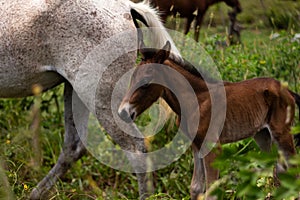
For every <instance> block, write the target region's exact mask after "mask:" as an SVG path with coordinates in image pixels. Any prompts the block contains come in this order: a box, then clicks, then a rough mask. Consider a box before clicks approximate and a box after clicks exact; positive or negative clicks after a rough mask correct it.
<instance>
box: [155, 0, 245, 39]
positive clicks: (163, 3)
mask: <svg viewBox="0 0 300 200" xmlns="http://www.w3.org/2000/svg"><path fill="white" fill-rule="evenodd" d="M219 2H225V3H226V4H227V5H228V6H230V7H232V8H233V11H232V12H229V13H228V15H229V18H230V26H229V38H231V37H232V35H233V34H236V35H237V36H238V39H239V36H240V30H239V29H237V28H236V27H237V25H236V15H237V14H238V13H240V12H241V11H242V7H241V4H240V2H239V0H151V3H152V4H153V6H155V7H157V8H158V10H159V11H160V12H161V13H160V14H161V18H162V20H163V21H164V22H166V19H167V17H168V16H171V15H173V16H176V14H177V13H179V14H180V17H182V18H187V23H186V27H185V31H184V33H185V34H187V33H188V32H189V30H190V27H191V24H192V22H193V20H194V19H196V24H195V34H194V38H195V40H196V41H197V42H198V41H199V32H200V26H201V24H202V22H203V18H204V15H205V13H206V11H207V9H208V8H209V7H210V6H211V5H213V4H216V3H219ZM195 11H197V15H195V14H194V13H195ZM231 34H232V35H231Z"/></svg>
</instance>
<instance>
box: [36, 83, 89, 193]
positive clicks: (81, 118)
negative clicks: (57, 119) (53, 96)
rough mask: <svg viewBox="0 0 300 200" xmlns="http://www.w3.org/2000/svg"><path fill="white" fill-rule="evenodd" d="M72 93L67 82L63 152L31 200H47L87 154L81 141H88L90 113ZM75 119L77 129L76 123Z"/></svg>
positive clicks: (39, 184)
mask: <svg viewBox="0 0 300 200" xmlns="http://www.w3.org/2000/svg"><path fill="white" fill-rule="evenodd" d="M72 93H73V88H72V86H71V85H70V84H69V83H67V82H66V83H65V91H64V103H65V116H64V117H65V138H64V145H63V150H62V152H61V153H60V155H59V157H58V160H57V162H56V164H55V165H54V167H53V168H52V169H51V170H50V172H49V173H48V175H47V176H46V177H44V178H43V180H42V181H40V182H39V183H38V185H37V187H36V188H35V189H33V190H32V192H31V194H30V199H45V197H44V196H45V195H47V192H48V191H49V190H50V189H51V188H52V186H53V185H54V184H55V182H56V181H57V180H58V179H59V178H60V177H62V176H63V175H64V174H65V173H66V172H67V170H68V169H69V168H70V167H71V165H72V163H74V162H75V161H77V160H78V159H79V158H81V156H82V155H83V154H84V152H85V147H84V145H83V143H82V141H81V139H84V140H85V139H86V134H87V130H86V128H87V122H88V116H89V111H88V110H87V108H86V107H85V105H84V104H83V103H82V102H81V100H80V99H79V98H78V96H77V95H76V94H75V95H73V97H72ZM73 105H74V106H76V109H77V111H76V114H77V116H74V113H73V111H72V106H73ZM78 111H79V112H78ZM75 117H76V127H75V123H74V118H75ZM76 128H77V129H76ZM77 131H78V132H77Z"/></svg>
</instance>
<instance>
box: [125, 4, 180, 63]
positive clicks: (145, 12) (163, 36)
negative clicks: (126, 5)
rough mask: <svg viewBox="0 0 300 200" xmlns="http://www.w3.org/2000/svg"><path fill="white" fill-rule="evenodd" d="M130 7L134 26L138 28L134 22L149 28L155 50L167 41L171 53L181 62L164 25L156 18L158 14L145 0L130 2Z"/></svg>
mask: <svg viewBox="0 0 300 200" xmlns="http://www.w3.org/2000/svg"><path fill="white" fill-rule="evenodd" d="M130 7H131V15H132V18H133V21H134V23H135V26H136V27H137V28H139V26H138V23H137V21H136V20H139V21H141V22H143V23H144V24H145V25H146V26H147V27H151V28H152V29H151V32H152V34H151V35H153V36H154V38H153V41H152V42H153V43H152V44H155V46H156V45H157V46H156V48H157V49H160V48H162V47H163V46H164V45H165V44H166V42H167V41H169V42H170V43H171V51H172V53H173V54H175V56H176V57H177V58H178V59H181V60H182V57H181V55H180V53H179V51H178V49H177V48H176V46H175V44H174V42H173V40H172V38H171V36H170V35H169V33H168V32H167V30H166V29H165V27H164V25H163V24H162V22H161V20H160V17H159V16H158V12H157V11H156V10H155V9H154V8H152V7H151V6H150V5H149V2H148V1H147V0H145V1H143V2H140V3H133V2H130Z"/></svg>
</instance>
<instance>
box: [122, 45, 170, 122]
mask: <svg viewBox="0 0 300 200" xmlns="http://www.w3.org/2000/svg"><path fill="white" fill-rule="evenodd" d="M170 48H171V45H170V43H169V42H167V43H166V45H165V46H164V47H163V49H160V50H155V49H149V48H148V49H146V48H144V49H141V50H140V52H141V54H142V61H141V62H140V63H139V65H138V66H137V67H136V69H135V71H134V72H133V75H132V77H131V82H130V86H129V89H128V91H127V93H126V94H125V96H124V98H123V100H122V103H121V105H120V107H119V110H118V114H119V116H120V117H121V119H123V120H124V121H125V122H132V121H134V120H135V119H136V117H137V116H139V115H140V114H141V113H142V112H143V111H145V110H146V109H147V108H149V107H150V106H151V105H152V104H153V103H154V102H155V101H157V99H158V98H159V97H160V96H161V95H162V93H163V90H164V87H163V86H162V85H160V84H157V83H155V80H154V79H156V78H157V76H158V73H160V70H158V67H159V66H157V64H163V63H164V61H165V60H166V59H168V57H169V54H170Z"/></svg>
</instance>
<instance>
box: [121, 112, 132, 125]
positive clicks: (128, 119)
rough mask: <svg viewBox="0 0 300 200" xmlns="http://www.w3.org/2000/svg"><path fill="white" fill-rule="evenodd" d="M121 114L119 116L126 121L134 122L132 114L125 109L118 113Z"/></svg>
mask: <svg viewBox="0 0 300 200" xmlns="http://www.w3.org/2000/svg"><path fill="white" fill-rule="evenodd" d="M118 114H119V117H120V118H121V119H122V120H123V121H124V122H126V123H130V122H132V119H131V116H130V114H129V113H128V112H127V111H126V110H125V109H123V110H122V111H121V112H119V113H118Z"/></svg>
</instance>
